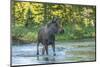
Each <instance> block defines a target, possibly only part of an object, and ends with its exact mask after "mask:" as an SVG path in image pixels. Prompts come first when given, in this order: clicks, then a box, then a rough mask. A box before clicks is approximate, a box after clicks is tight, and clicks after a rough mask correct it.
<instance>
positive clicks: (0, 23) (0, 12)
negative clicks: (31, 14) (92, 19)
mask: <svg viewBox="0 0 100 67" xmlns="http://www.w3.org/2000/svg"><path fill="white" fill-rule="evenodd" d="M34 1H37V0H34ZM38 1H42V2H43V1H44V2H45V1H46V2H47V0H38ZM48 1H49V2H59V3H60V2H61V3H71V4H85V5H86V4H87V5H96V6H97V22H96V23H97V24H96V25H97V26H96V28H97V61H96V62H86V63H70V64H54V65H39V66H40V67H47V66H48V67H57V66H58V67H66V66H67V67H80V66H81V67H99V65H100V30H99V29H100V0H87V1H86V0H61V1H60V0H48ZM83 1H84V2H83ZM95 1H96V2H95ZM9 64H10V0H1V1H0V67H9ZM39 66H38V67H39ZM25 67H26V66H25ZM28 67H32V66H28Z"/></svg>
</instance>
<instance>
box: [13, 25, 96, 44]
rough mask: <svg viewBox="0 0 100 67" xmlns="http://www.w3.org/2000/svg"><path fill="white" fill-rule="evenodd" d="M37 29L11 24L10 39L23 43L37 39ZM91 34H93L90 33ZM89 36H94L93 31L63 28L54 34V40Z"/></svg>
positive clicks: (77, 38)
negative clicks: (61, 31)
mask: <svg viewBox="0 0 100 67" xmlns="http://www.w3.org/2000/svg"><path fill="white" fill-rule="evenodd" d="M38 30H39V27H29V28H26V27H24V26H21V25H20V26H17V25H16V26H14V27H13V26H12V30H11V32H12V39H15V40H16V41H17V40H19V41H22V42H25V43H31V42H36V41H37V32H38ZM86 32H88V30H87V31H86ZM91 34H93V36H92V35H91ZM89 37H95V33H94V32H91V33H80V32H79V31H71V32H70V31H69V30H67V29H65V32H64V33H63V34H58V35H56V41H70V40H79V39H85V38H89Z"/></svg>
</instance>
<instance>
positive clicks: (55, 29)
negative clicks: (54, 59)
mask: <svg viewBox="0 0 100 67" xmlns="http://www.w3.org/2000/svg"><path fill="white" fill-rule="evenodd" d="M57 33H64V29H63V28H62V26H61V23H60V19H59V18H58V17H53V19H52V20H51V21H49V22H48V23H47V24H46V25H45V26H43V27H41V28H40V30H39V32H38V37H37V41H38V42H37V55H39V44H40V43H41V44H42V45H43V48H42V55H44V53H45V52H46V54H47V55H48V46H49V45H51V46H52V49H53V55H54V56H55V55H56V54H55V35H56V34H57Z"/></svg>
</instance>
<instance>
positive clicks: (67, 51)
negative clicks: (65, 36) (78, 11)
mask: <svg viewBox="0 0 100 67" xmlns="http://www.w3.org/2000/svg"><path fill="white" fill-rule="evenodd" d="M39 49H40V51H39V52H40V55H39V58H37V55H36V52H37V51H36V50H37V49H36V43H31V44H20V45H18V44H16V45H12V66H14V65H27V64H28V65H29V64H48V63H63V62H66V63H67V62H68V63H69V62H81V61H95V59H96V58H95V53H96V51H95V49H96V47H95V41H79V42H78V41H77V42H56V56H53V51H52V48H51V46H49V50H48V52H49V55H48V56H47V55H42V54H41V53H42V52H41V51H42V45H40V47H39Z"/></svg>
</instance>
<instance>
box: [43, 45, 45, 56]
mask: <svg viewBox="0 0 100 67" xmlns="http://www.w3.org/2000/svg"><path fill="white" fill-rule="evenodd" d="M44 52H45V47H44V46H43V48H42V55H44Z"/></svg>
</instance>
